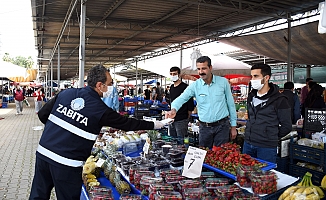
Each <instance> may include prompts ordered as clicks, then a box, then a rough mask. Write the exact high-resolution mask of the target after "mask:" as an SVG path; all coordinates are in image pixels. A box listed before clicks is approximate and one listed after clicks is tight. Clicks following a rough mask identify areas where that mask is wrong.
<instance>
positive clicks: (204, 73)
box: [165, 56, 237, 148]
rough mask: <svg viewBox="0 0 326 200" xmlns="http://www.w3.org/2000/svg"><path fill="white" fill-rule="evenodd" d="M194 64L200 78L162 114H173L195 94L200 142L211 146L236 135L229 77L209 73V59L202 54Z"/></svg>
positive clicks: (210, 69)
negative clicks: (169, 109)
mask: <svg viewBox="0 0 326 200" xmlns="http://www.w3.org/2000/svg"><path fill="white" fill-rule="evenodd" d="M196 65H197V72H198V75H199V76H200V79H198V80H196V81H195V82H194V83H192V84H191V85H189V87H187V88H186V89H185V90H184V92H183V93H182V94H181V95H180V96H179V97H178V98H176V99H175V100H174V101H173V102H172V104H171V111H169V112H166V115H165V118H175V116H176V114H177V112H178V111H179V109H180V108H181V107H182V105H183V104H184V103H186V102H187V101H188V100H189V99H190V98H193V97H195V98H196V101H197V110H198V116H199V121H200V125H199V146H201V147H208V148H212V147H213V145H214V146H220V145H221V144H224V143H227V142H229V141H230V138H231V139H235V138H236V136H237V131H236V121H237V115H236V110H235V104H234V100H233V96H232V93H231V89H230V85H229V83H228V80H227V79H225V78H223V77H220V76H215V75H213V74H212V64H211V59H210V58H209V57H208V56H201V57H199V58H198V59H197V60H196ZM229 116H230V120H229ZM230 121H231V137H230Z"/></svg>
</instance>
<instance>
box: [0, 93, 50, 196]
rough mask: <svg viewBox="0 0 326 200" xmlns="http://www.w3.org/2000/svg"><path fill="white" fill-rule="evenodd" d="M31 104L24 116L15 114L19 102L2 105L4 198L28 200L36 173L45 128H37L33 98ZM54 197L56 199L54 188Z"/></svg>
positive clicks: (0, 193) (0, 142)
mask: <svg viewBox="0 0 326 200" xmlns="http://www.w3.org/2000/svg"><path fill="white" fill-rule="evenodd" d="M28 101H29V103H30V107H27V106H26V105H24V108H23V115H15V113H16V106H15V103H9V104H8V108H0V119H1V118H4V119H1V120H0V199H2V200H4V199H10V200H27V199H28V197H29V192H30V188H31V183H32V180H33V176H34V164H35V150H36V148H37V145H38V142H39V139H40V136H41V134H42V130H33V127H37V126H41V127H42V129H43V124H42V123H41V122H40V121H39V119H38V117H37V115H36V113H35V110H34V109H35V107H34V101H33V98H32V97H28ZM50 199H51V200H55V199H56V197H55V194H54V191H52V195H51V198H50Z"/></svg>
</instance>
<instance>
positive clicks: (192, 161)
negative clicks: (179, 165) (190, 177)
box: [188, 158, 196, 169]
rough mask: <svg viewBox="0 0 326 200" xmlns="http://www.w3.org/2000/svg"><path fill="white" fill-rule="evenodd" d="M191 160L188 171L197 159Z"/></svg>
mask: <svg viewBox="0 0 326 200" xmlns="http://www.w3.org/2000/svg"><path fill="white" fill-rule="evenodd" d="M190 160H191V162H190V164H189V166H188V169H189V168H190V167H191V165H192V164H193V163H194V162H195V160H196V159H194V158H191V159H190Z"/></svg>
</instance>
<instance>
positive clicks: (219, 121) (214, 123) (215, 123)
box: [199, 117, 229, 126]
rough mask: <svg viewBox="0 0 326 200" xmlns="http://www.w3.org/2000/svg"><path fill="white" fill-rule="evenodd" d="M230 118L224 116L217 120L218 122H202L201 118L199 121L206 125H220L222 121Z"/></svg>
mask: <svg viewBox="0 0 326 200" xmlns="http://www.w3.org/2000/svg"><path fill="white" fill-rule="evenodd" d="M228 119H229V118H228V117H224V118H222V119H220V120H217V121H216V122H212V123H207V122H202V121H200V120H199V122H200V123H201V124H202V125H204V126H218V125H220V123H221V122H224V121H226V120H228Z"/></svg>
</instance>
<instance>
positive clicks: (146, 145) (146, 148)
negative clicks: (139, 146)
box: [143, 142, 149, 154]
mask: <svg viewBox="0 0 326 200" xmlns="http://www.w3.org/2000/svg"><path fill="white" fill-rule="evenodd" d="M148 150H149V143H148V142H145V144H144V147H143V151H144V153H145V154H148Z"/></svg>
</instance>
